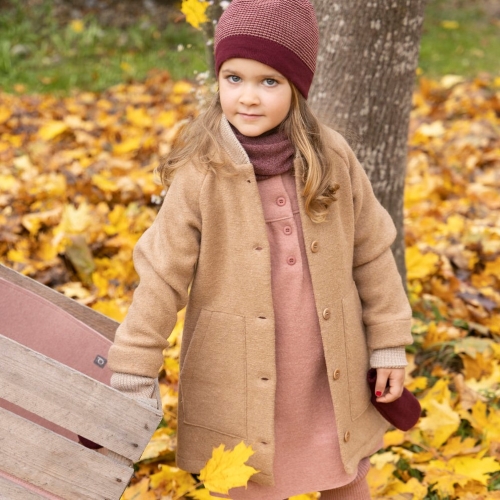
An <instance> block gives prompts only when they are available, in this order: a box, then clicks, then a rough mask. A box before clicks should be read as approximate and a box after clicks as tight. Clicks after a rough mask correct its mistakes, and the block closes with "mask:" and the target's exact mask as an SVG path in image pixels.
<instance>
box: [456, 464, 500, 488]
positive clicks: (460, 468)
mask: <svg viewBox="0 0 500 500" xmlns="http://www.w3.org/2000/svg"><path fill="white" fill-rule="evenodd" d="M448 464H449V466H450V467H452V468H453V470H454V471H455V472H456V473H457V474H460V475H461V476H465V477H468V478H470V479H473V480H474V481H479V482H480V483H481V484H483V485H486V484H487V483H488V479H489V478H490V477H489V476H488V474H489V473H490V472H498V471H500V463H498V462H497V461H496V460H495V459H494V458H493V457H483V458H476V457H454V458H451V459H450V460H449V461H448Z"/></svg>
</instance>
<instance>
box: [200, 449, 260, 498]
mask: <svg viewBox="0 0 500 500" xmlns="http://www.w3.org/2000/svg"><path fill="white" fill-rule="evenodd" d="M253 454H254V451H253V449H252V447H251V446H248V447H247V446H246V445H245V443H244V442H243V441H242V442H240V443H238V444H237V445H236V446H235V447H234V449H233V450H224V445H223V444H221V445H220V446H219V447H218V448H215V449H214V450H213V452H212V457H211V458H210V459H209V460H208V462H207V463H206V465H205V467H203V469H201V471H200V480H201V481H203V484H204V485H205V487H206V488H207V489H209V490H210V491H213V492H216V493H226V494H227V493H228V492H229V489H230V488H237V487H239V486H246V485H247V483H248V480H249V479H250V476H252V475H253V474H255V473H256V472H259V471H257V470H256V469H254V468H253V467H250V466H248V465H245V462H246V461H247V460H248V459H249V458H250V457H251V456H252V455H253Z"/></svg>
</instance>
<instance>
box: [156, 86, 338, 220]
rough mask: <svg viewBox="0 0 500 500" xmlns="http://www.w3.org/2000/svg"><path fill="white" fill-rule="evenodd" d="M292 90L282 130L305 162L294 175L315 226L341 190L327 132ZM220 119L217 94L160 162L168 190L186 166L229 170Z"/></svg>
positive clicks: (161, 175) (301, 98)
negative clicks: (335, 179)
mask: <svg viewBox="0 0 500 500" xmlns="http://www.w3.org/2000/svg"><path fill="white" fill-rule="evenodd" d="M290 86H291V88H292V102H291V106H290V111H289V112H288V115H287V117H286V118H285V120H284V121H283V123H282V124H281V128H282V130H283V131H284V132H285V133H286V134H287V136H288V138H289V139H290V141H291V142H292V144H293V145H294V146H295V148H296V149H298V151H299V153H300V157H301V159H302V162H299V165H300V167H299V168H300V172H295V174H296V175H300V176H301V178H302V180H303V182H304V190H303V192H302V195H303V197H304V206H305V211H306V214H307V215H308V216H309V218H310V219H311V220H312V221H313V222H318V223H319V222H323V221H324V220H325V219H326V215H327V212H328V207H329V206H330V205H331V203H332V202H334V201H336V198H335V193H336V191H337V190H338V189H339V187H340V186H339V185H338V184H336V183H335V182H333V181H332V178H331V171H332V168H331V167H332V164H331V163H332V161H331V156H332V155H331V153H330V154H329V153H328V151H327V146H326V142H325V138H324V134H325V131H324V129H323V127H322V125H321V124H320V122H319V121H318V119H317V118H316V117H315V116H314V114H313V112H312V111H311V109H310V107H309V105H308V103H307V101H306V100H305V99H304V97H303V96H302V94H300V92H299V91H298V90H297V89H296V88H295V86H294V85H293V84H292V83H290ZM221 118H222V107H221V104H220V97H219V93H218V92H217V93H216V94H215V95H214V97H213V98H212V100H211V102H210V104H209V106H208V108H207V109H206V110H205V111H204V112H203V113H201V114H200V115H199V116H197V117H196V118H195V119H194V120H192V121H191V122H189V123H188V124H187V125H185V126H184V128H183V129H182V130H181V131H180V132H179V134H178V136H177V138H176V139H175V141H174V144H173V145H172V149H171V151H170V152H169V153H168V154H167V155H165V157H163V158H162V159H161V161H160V165H159V167H158V168H157V174H158V175H159V177H160V179H161V182H162V184H163V186H164V187H165V188H166V189H168V187H169V186H170V184H171V183H172V180H173V177H174V175H175V171H176V170H177V169H178V168H180V167H182V166H183V165H186V164H187V163H193V164H194V165H196V166H197V167H199V168H208V169H211V170H213V171H215V172H217V171H222V170H227V167H228V165H230V164H231V160H230V158H229V156H228V155H227V153H226V152H225V150H224V148H223V147H222V138H221V135H220V132H219V125H220V121H221Z"/></svg>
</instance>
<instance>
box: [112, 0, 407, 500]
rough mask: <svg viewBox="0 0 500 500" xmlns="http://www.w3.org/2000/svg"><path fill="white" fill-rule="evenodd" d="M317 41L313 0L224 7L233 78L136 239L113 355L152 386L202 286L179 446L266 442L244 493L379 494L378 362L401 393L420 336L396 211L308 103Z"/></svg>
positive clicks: (185, 462) (171, 159) (135, 378)
mask: <svg viewBox="0 0 500 500" xmlns="http://www.w3.org/2000/svg"><path fill="white" fill-rule="evenodd" d="M317 50H318V26H317V22H316V18H315V15H314V11H313V8H312V6H311V4H310V2H309V0H233V2H232V3H231V4H230V6H229V8H228V9H227V10H226V11H225V13H224V14H223V16H222V17H221V19H220V22H219V24H218V26H217V30H216V37H215V59H216V68H217V73H218V82H219V93H218V94H217V95H216V97H215V98H214V100H213V102H212V103H211V105H210V107H209V109H208V110H207V111H206V112H205V113H204V114H202V115H201V116H200V117H199V118H198V119H196V120H195V121H193V122H192V123H191V124H190V125H189V126H188V127H187V128H186V129H185V130H184V133H183V135H182V136H181V137H180V138H179V140H178V141H177V143H176V144H175V145H174V148H173V150H172V152H171V154H170V155H169V156H168V158H167V159H166V161H165V162H164V163H163V165H162V166H161V167H160V174H161V178H162V181H163V183H164V185H165V186H166V187H167V188H168V191H167V195H166V197H165V200H164V202H163V206H162V207H161V210H160V212H159V214H158V217H157V219H156V220H155V222H154V224H153V225H152V226H151V228H150V229H148V230H147V231H146V232H145V234H144V235H143V236H142V238H141V239H140V241H139V242H138V244H137V246H136V248H135V253H134V262H135V266H136V269H137V272H138V273H139V276H140V285H139V287H138V288H137V290H136V291H135V294H134V301H133V304H132V306H131V307H130V310H129V313H128V316H127V318H126V319H125V321H124V322H123V324H122V325H121V326H120V328H119V329H118V331H117V334H116V339H115V344H114V345H113V347H112V348H111V351H110V356H109V365H110V367H111V369H112V370H113V371H114V372H115V374H114V375H113V379H112V385H113V386H114V387H115V388H117V389H120V390H122V391H124V392H127V393H129V394H130V395H132V396H135V397H145V398H153V393H154V390H155V378H156V376H157V373H158V369H159V367H160V366H161V364H162V351H163V349H164V348H165V347H166V346H167V341H166V337H168V335H169V334H170V332H171V331H172V329H173V327H174V325H175V322H176V313H177V311H178V310H180V309H181V308H182V307H184V306H185V305H186V303H187V312H186V320H185V327H184V334H183V341H182V350H181V355H180V366H181V371H180V387H179V416H178V448H177V464H178V466H179V467H181V468H182V469H185V470H187V471H189V472H192V473H198V472H199V471H200V469H201V468H202V467H203V466H204V464H205V463H206V461H207V460H208V458H210V456H211V453H212V449H213V448H214V447H217V446H218V445H220V444H221V443H224V444H225V445H226V447H228V448H229V447H234V446H235V445H236V444H238V443H239V442H240V441H242V440H244V441H245V442H246V444H251V445H252V447H253V449H254V450H255V454H254V455H253V456H252V457H251V458H250V460H249V462H248V463H249V464H250V465H252V466H253V467H255V468H256V469H258V470H259V471H260V472H259V473H258V474H256V475H254V476H253V477H252V478H251V480H250V482H249V485H248V488H247V489H245V488H234V489H233V490H231V491H230V495H229V496H230V497H231V498H233V499H236V500H240V499H241V500H283V499H285V498H287V497H289V496H292V495H298V494H301V493H306V492H310V491H321V492H322V495H321V498H322V499H323V500H324V499H350V500H353V499H354V500H356V499H360V500H361V499H366V498H369V492H368V486H367V483H366V480H365V475H366V473H367V471H368V467H369V463H368V459H367V458H366V457H368V456H369V455H370V454H371V453H373V452H374V451H376V450H377V449H378V448H379V447H380V442H381V437H382V435H383V433H384V431H385V430H386V428H387V422H386V421H385V420H384V419H383V418H382V417H381V416H380V414H379V413H378V412H377V411H376V410H375V408H374V407H373V406H372V405H371V403H370V392H369V388H368V385H367V382H366V372H367V370H368V368H369V367H370V365H371V366H372V367H375V368H377V386H376V391H377V395H378V396H379V397H378V401H380V402H390V401H393V400H395V399H397V398H398V397H399V396H400V395H401V392H402V389H403V379H404V366H405V365H406V359H405V353H404V345H407V344H410V343H411V342H412V338H411V334H410V318H411V311H410V307H409V304H408V301H407V299H406V296H405V293H404V289H403V286H402V283H401V278H400V276H399V274H398V272H397V269H396V265H395V262H394V259H393V257H392V253H391V250H390V246H391V244H392V242H393V240H394V238H395V234H396V230H395V228H394V225H393V223H392V220H391V218H390V216H389V214H388V213H387V212H386V211H385V210H384V209H383V208H382V206H381V205H380V204H379V203H378V201H377V200H376V198H375V196H374V194H373V192H372V189H371V186H370V183H369V181H368V179H367V177H366V175H365V173H364V171H363V169H362V167H361V166H360V164H359V163H358V161H357V160H356V158H355V156H354V154H353V153H352V151H351V149H350V148H349V146H348V145H347V143H346V142H345V140H344V139H343V138H342V137H341V136H340V135H339V134H338V133H336V132H335V131H333V130H330V129H328V128H326V127H324V126H322V125H320V124H319V123H318V121H317V119H316V118H315V117H314V115H313V114H312V113H311V111H310V110H309V108H308V105H307V101H306V99H307V94H308V91H309V87H310V85H311V82H312V78H313V75H314V70H315V62H316V55H317ZM190 284H191V292H190V295H189V297H188V287H189V285H190ZM387 382H388V387H387V388H386V384H387ZM151 402H152V403H153V404H156V401H155V400H154V399H152V400H151Z"/></svg>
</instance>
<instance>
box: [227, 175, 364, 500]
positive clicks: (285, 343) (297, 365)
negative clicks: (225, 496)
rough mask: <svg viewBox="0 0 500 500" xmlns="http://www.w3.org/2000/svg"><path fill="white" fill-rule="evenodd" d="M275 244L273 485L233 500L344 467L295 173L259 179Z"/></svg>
mask: <svg viewBox="0 0 500 500" xmlns="http://www.w3.org/2000/svg"><path fill="white" fill-rule="evenodd" d="M258 187H259V192H260V196H261V201H262V205H263V208H264V216H265V219H266V225H267V234H268V238H269V244H270V248H271V275H272V293H273V305H274V311H275V318H276V319H275V321H276V368H277V387H276V404H275V457H274V477H275V486H273V487H270V486H262V485H259V484H257V483H255V482H252V481H250V482H249V483H248V488H247V489H246V490H245V488H234V489H232V490H230V492H229V496H230V498H232V499H234V500H283V499H285V498H288V497H290V496H294V495H299V494H301V493H309V492H313V491H324V490H328V489H332V488H338V487H340V486H343V485H345V484H347V483H349V482H351V481H352V480H353V479H354V478H355V477H356V474H351V475H350V474H347V473H346V472H345V471H344V467H343V465H342V461H341V458H340V447H339V442H338V437H337V429H336V425H335V414H334V408H333V403H332V399H331V395H330V390H329V386H328V376H327V371H326V364H325V359H324V352H323V345H322V340H321V334H320V327H319V320H318V316H317V313H316V305H315V301H314V293H313V287H312V282H311V276H310V272H309V267H308V263H307V256H306V250H305V246H304V237H303V234H302V225H301V221H300V213H299V205H298V201H297V194H296V191H295V180H294V177H293V176H292V174H291V173H290V172H287V173H284V174H281V175H274V176H272V177H268V178H266V179H264V180H260V181H259V182H258Z"/></svg>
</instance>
